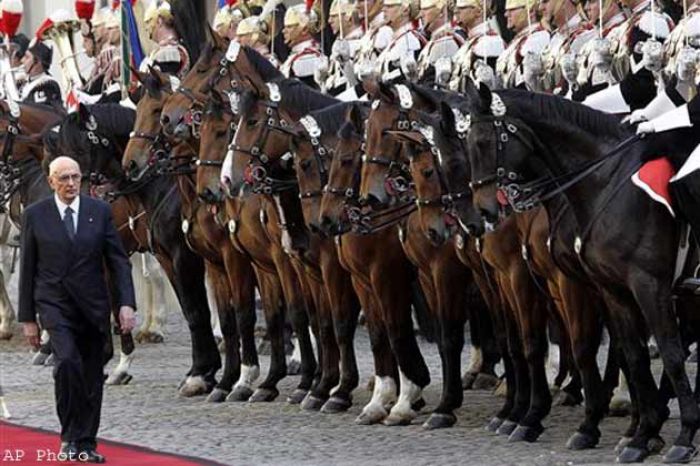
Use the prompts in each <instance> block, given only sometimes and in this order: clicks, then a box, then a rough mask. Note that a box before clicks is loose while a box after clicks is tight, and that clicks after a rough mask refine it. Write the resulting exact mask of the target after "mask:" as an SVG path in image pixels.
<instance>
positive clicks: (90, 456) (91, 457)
mask: <svg viewBox="0 0 700 466" xmlns="http://www.w3.org/2000/svg"><path fill="white" fill-rule="evenodd" d="M106 460H107V458H105V457H104V456H103V455H100V454H99V453H97V450H95V449H94V448H92V447H89V448H83V449H81V450H80V451H79V452H78V461H80V462H81V463H104V462H105V461H106Z"/></svg>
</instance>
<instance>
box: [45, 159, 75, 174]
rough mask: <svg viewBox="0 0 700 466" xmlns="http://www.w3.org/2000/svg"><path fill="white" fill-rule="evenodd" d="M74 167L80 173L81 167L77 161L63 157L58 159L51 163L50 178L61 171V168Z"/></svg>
mask: <svg viewBox="0 0 700 466" xmlns="http://www.w3.org/2000/svg"><path fill="white" fill-rule="evenodd" d="M70 165H73V166H75V167H76V168H77V169H78V171H80V165H79V164H78V162H76V161H75V159H73V158H71V157H68V156H65V155H61V156H60V157H56V158H55V159H53V160H52V161H51V163H49V176H53V175H54V174H55V173H56V172H57V171H58V169H59V167H65V166H70Z"/></svg>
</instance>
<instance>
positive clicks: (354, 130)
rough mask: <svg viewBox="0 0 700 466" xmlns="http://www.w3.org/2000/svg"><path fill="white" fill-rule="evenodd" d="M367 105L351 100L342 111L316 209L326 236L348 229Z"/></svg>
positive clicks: (354, 203) (357, 187) (354, 205)
mask: <svg viewBox="0 0 700 466" xmlns="http://www.w3.org/2000/svg"><path fill="white" fill-rule="evenodd" d="M368 110H369V109H368V108H367V107H366V106H364V105H362V104H360V103H355V104H354V105H352V106H350V108H349V109H348V110H347V111H346V114H345V118H344V123H343V124H342V125H341V127H340V129H339V130H338V143H337V145H336V147H335V155H334V156H333V159H332V161H331V166H330V170H329V173H328V184H327V185H326V187H325V188H324V193H323V198H322V200H321V209H320V212H319V217H320V218H319V223H320V227H321V230H322V231H323V232H324V233H325V234H326V235H329V236H332V235H339V234H342V233H345V232H347V231H349V230H350V229H351V227H352V222H351V221H350V218H349V216H348V212H349V209H357V201H358V192H359V190H360V171H361V170H362V156H363V155H364V138H363V131H364V121H365V119H366V118H367V114H368Z"/></svg>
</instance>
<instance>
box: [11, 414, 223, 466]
mask: <svg viewBox="0 0 700 466" xmlns="http://www.w3.org/2000/svg"><path fill="white" fill-rule="evenodd" d="M60 444H61V440H60V438H59V436H58V434H57V433H55V432H49V431H46V430H42V429H35V428H31V427H24V426H19V425H16V424H10V423H8V422H4V421H0V465H2V466H5V465H7V466H10V465H22V466H25V465H42V466H46V464H79V463H68V462H65V463H58V459H57V455H58V451H59V448H60ZM97 451H98V452H99V453H101V454H102V455H104V456H106V457H107V463H106V464H108V465H118V466H121V465H129V466H152V465H166V466H195V465H198V466H201V465H209V466H220V465H221V463H216V462H214V461H209V460H204V459H200V458H192V457H187V456H180V455H174V454H170V453H160V452H157V451H154V450H151V449H148V448H144V447H138V446H134V445H127V444H125V443H118V442H112V441H109V440H102V439H99V440H98V445H97Z"/></svg>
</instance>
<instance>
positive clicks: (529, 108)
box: [497, 89, 624, 138]
mask: <svg viewBox="0 0 700 466" xmlns="http://www.w3.org/2000/svg"><path fill="white" fill-rule="evenodd" d="M497 94H498V95H499V96H501V97H503V101H504V103H505V105H506V109H507V114H508V115H510V116H514V117H516V118H520V119H522V120H524V121H527V122H528V123H530V122H533V123H542V124H558V125H560V126H561V125H569V126H571V127H574V128H576V129H578V130H580V131H584V132H587V133H590V134H592V135H595V136H603V137H614V138H619V137H621V136H622V135H623V134H624V130H623V129H622V128H621V126H620V119H619V118H618V117H617V116H615V115H611V114H608V113H604V112H600V111H598V110H594V109H592V108H590V107H587V106H585V105H583V104H580V103H577V102H572V101H570V100H568V99H564V98H563V97H559V96H555V95H549V94H542V93H534V92H525V91H522V90H519V89H506V90H499V91H497Z"/></svg>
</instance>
